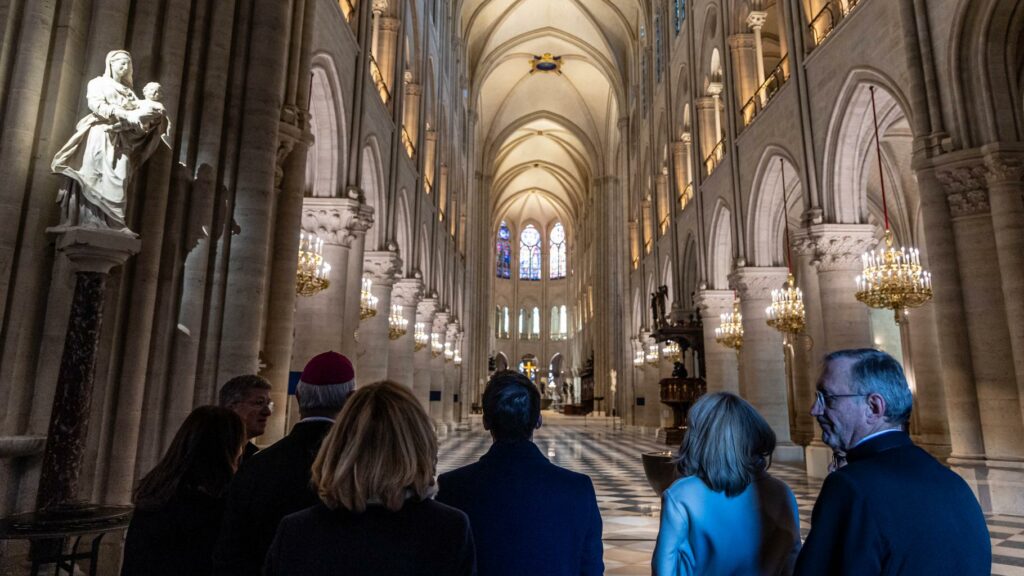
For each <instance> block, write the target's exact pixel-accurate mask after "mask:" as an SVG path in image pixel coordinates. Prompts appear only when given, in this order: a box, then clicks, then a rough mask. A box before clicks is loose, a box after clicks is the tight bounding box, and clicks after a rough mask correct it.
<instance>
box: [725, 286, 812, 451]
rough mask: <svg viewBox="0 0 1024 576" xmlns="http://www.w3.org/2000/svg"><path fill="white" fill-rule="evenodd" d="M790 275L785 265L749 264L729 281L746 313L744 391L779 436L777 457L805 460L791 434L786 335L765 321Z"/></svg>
mask: <svg viewBox="0 0 1024 576" xmlns="http://www.w3.org/2000/svg"><path fill="white" fill-rule="evenodd" d="M787 275H788V271H787V270H786V269H785V268H755V267H745V268H738V269H736V270H735V271H733V273H732V274H730V275H729V283H730V284H731V285H733V286H735V287H736V289H737V291H738V292H739V295H740V310H741V311H742V313H743V333H744V334H743V348H742V349H741V350H740V394H741V395H742V396H743V397H744V398H746V399H747V400H748V401H750V403H751V404H753V405H754V407H755V408H757V409H758V411H759V412H761V415H762V416H764V418H765V420H767V421H768V424H770V425H771V427H772V429H773V430H775V435H776V437H777V439H778V445H777V447H776V448H775V459H776V460H778V461H780V462H801V461H803V449H802V448H801V447H799V446H797V445H795V444H794V443H793V441H792V440H791V437H790V433H789V426H790V424H789V423H790V418H789V411H790V405H791V402H790V400H789V396H790V394H789V390H788V386H787V384H786V357H785V352H784V350H783V342H782V335H781V334H780V333H779V332H777V331H775V330H774V329H773V328H771V327H770V326H768V324H767V323H766V322H765V319H766V314H765V309H766V308H767V307H768V306H769V305H770V304H771V302H772V297H771V292H772V290H774V289H776V288H782V287H783V285H785V283H786V277H787Z"/></svg>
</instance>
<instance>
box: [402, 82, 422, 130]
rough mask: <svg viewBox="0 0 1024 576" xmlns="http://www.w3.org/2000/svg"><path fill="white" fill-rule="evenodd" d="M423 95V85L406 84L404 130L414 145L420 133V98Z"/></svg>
mask: <svg viewBox="0 0 1024 576" xmlns="http://www.w3.org/2000/svg"><path fill="white" fill-rule="evenodd" d="M422 94H423V85H422V84H418V83H416V82H412V81H411V80H410V81H409V82H406V83H405V100H404V101H403V103H404V106H405V121H404V125H403V128H405V130H406V131H407V132H408V133H409V139H410V140H411V141H412V143H413V145H415V144H416V142H417V139H418V138H419V135H420V134H419V132H420V120H419V119H420V105H421V104H420V97H421V96H422Z"/></svg>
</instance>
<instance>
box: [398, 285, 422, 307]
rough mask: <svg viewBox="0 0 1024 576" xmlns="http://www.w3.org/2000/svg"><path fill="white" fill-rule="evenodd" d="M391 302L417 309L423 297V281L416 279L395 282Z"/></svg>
mask: <svg viewBox="0 0 1024 576" xmlns="http://www.w3.org/2000/svg"><path fill="white" fill-rule="evenodd" d="M391 290H392V291H391V301H392V302H394V303H395V304H398V305H400V306H409V307H416V306H417V305H418V304H419V303H420V296H422V295H423V281H422V280H417V279H415V278H402V279H401V280H398V281H396V282H395V284H394V286H393V287H392V289H391Z"/></svg>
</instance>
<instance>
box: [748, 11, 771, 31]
mask: <svg viewBox="0 0 1024 576" xmlns="http://www.w3.org/2000/svg"><path fill="white" fill-rule="evenodd" d="M766 20H768V13H767V12H758V11H754V12H751V13H750V14H747V27H748V28H750V29H751V30H759V29H761V28H763V27H764V23H765V21H766Z"/></svg>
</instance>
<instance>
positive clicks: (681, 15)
mask: <svg viewBox="0 0 1024 576" xmlns="http://www.w3.org/2000/svg"><path fill="white" fill-rule="evenodd" d="M675 7H676V17H675V25H676V34H679V31H680V30H682V29H683V20H684V19H686V4H685V3H684V1H683V0H675Z"/></svg>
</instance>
